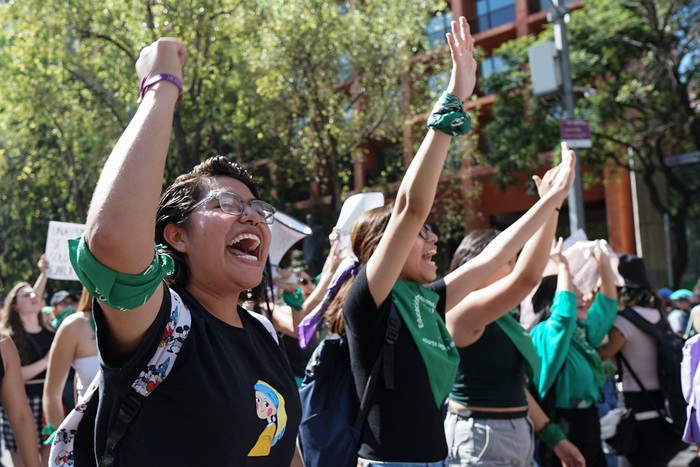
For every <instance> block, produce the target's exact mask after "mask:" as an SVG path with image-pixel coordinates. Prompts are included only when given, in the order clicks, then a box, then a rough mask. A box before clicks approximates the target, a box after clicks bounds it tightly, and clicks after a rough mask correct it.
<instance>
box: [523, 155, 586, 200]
mask: <svg viewBox="0 0 700 467" xmlns="http://www.w3.org/2000/svg"><path fill="white" fill-rule="evenodd" d="M575 178H576V153H575V152H574V151H572V150H571V149H569V146H568V145H567V144H566V143H561V162H560V163H559V165H557V166H556V167H552V168H551V169H549V170H548V171H547V173H545V174H544V176H543V177H542V178H540V177H538V176H537V175H533V177H532V179H533V180H534V182H535V185H537V193H538V194H539V195H540V198H544V197H545V196H546V195H547V194H548V193H551V194H552V196H555V197H557V199H558V200H559V203H558V204H557V206H561V204H562V203H563V202H564V200H565V199H566V197H567V196H568V195H569V190H571V186H572V185H573V184H574V179H575Z"/></svg>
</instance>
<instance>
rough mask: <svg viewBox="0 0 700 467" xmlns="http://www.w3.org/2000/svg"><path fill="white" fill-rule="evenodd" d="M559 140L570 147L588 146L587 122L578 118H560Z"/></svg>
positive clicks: (589, 144) (588, 128) (589, 140)
mask: <svg viewBox="0 0 700 467" xmlns="http://www.w3.org/2000/svg"><path fill="white" fill-rule="evenodd" d="M559 134H560V135H561V140H562V141H564V142H565V143H566V144H568V145H569V147H570V148H590V147H591V145H592V144H591V129H590V127H589V126H588V122H587V121H585V120H581V119H578V118H562V119H561V120H560V121H559Z"/></svg>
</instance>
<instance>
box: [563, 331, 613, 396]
mask: <svg viewBox="0 0 700 467" xmlns="http://www.w3.org/2000/svg"><path fill="white" fill-rule="evenodd" d="M571 345H573V346H574V348H576V349H577V350H578V351H579V352H580V353H581V355H583V358H585V359H586V361H587V362H588V364H589V365H590V366H591V369H592V370H593V377H594V378H595V382H596V384H597V385H598V386H599V387H601V388H602V387H603V384H604V383H605V371H603V363H602V362H601V361H600V357H599V356H598V352H597V351H596V349H594V348H593V346H591V344H589V343H588V341H587V340H586V330H585V329H583V327H581V326H576V330H575V331H574V335H573V336H572V338H571Z"/></svg>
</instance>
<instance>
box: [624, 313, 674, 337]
mask: <svg viewBox="0 0 700 467" xmlns="http://www.w3.org/2000/svg"><path fill="white" fill-rule="evenodd" d="M659 313H661V312H659ZM620 316H622V317H624V318H625V319H627V320H628V321H630V322H631V323H632V324H634V325H635V326H637V327H638V328H639V329H641V330H642V331H644V332H645V333H647V334H649V335H650V336H652V337H654V338H656V339H661V338H662V336H663V332H664V328H665V320H664V317H663V315H662V316H661V320H659V322H658V323H651V322H649V321H647V320H646V319H644V318H642V316H641V315H640V314H639V313H637V312H636V311H634V310H633V309H631V308H625V309H624V310H622V311H621V312H620Z"/></svg>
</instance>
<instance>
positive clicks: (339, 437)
mask: <svg viewBox="0 0 700 467" xmlns="http://www.w3.org/2000/svg"><path fill="white" fill-rule="evenodd" d="M400 328H401V319H400V318H399V314H398V311H397V310H396V308H395V307H394V305H393V303H392V304H391V310H390V314H389V318H388V322H387V330H386V334H385V336H384V344H383V346H382V350H381V352H380V354H379V357H378V358H377V360H376V361H375V363H374V366H373V367H372V372H371V374H370V377H369V378H368V380H367V385H366V386H365V390H364V393H363V395H362V400H361V401H360V400H358V397H357V393H356V392H355V378H354V377H353V374H352V368H351V367H350V351H349V350H348V342H347V339H346V337H345V336H340V337H327V338H325V339H323V340H322V341H321V342H320V344H319V345H318V347H317V348H316V350H315V351H314V353H313V355H312V357H311V359H310V360H309V363H308V364H307V366H306V374H305V376H304V380H303V381H302V384H301V388H300V389H299V396H300V398H301V409H302V417H301V423H300V424H299V438H298V440H299V448H300V450H301V454H302V458H303V460H304V465H305V467H327V466H333V467H355V466H356V465H357V451H358V449H359V447H360V440H361V434H362V427H363V426H364V423H365V420H366V419H367V414H368V412H369V408H370V404H369V402H370V400H371V398H372V394H373V392H374V387H375V385H376V382H377V378H378V377H379V371H380V369H381V367H382V366H383V367H384V372H383V373H384V375H383V376H384V384H385V386H386V388H387V389H393V387H394V380H393V377H394V360H393V356H394V344H395V342H396V338H397V337H398V334H399V330H400Z"/></svg>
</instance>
